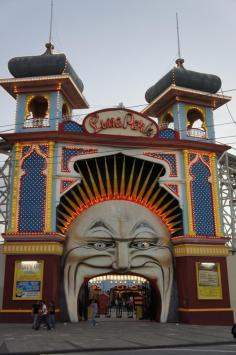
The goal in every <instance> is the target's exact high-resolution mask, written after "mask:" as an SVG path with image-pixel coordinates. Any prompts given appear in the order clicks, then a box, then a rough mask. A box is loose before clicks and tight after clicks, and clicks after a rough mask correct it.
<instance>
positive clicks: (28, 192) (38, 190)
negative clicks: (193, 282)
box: [19, 152, 46, 232]
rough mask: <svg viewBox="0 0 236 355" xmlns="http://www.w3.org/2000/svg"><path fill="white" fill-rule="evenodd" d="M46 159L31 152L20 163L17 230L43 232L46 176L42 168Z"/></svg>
mask: <svg viewBox="0 0 236 355" xmlns="http://www.w3.org/2000/svg"><path fill="white" fill-rule="evenodd" d="M45 166H46V160H45V158H43V157H42V156H41V155H39V154H37V153H36V152H33V153H32V154H31V155H30V156H29V157H27V158H26V159H25V161H24V162H23V164H22V170H23V171H24V175H23V176H22V178H21V188H20V201H19V232H43V230H44V209H45V207H44V205H45V195H46V177H45V176H44V175H43V170H44V169H45Z"/></svg>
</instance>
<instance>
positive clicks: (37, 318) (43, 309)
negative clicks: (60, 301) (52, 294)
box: [32, 301, 56, 330]
mask: <svg viewBox="0 0 236 355" xmlns="http://www.w3.org/2000/svg"><path fill="white" fill-rule="evenodd" d="M55 310H56V307H55V303H54V301H51V302H50V303H49V305H48V307H47V305H46V303H45V302H44V301H37V302H36V303H34V304H33V307H32V316H33V325H32V329H35V330H39V328H40V326H41V324H42V323H43V324H44V326H45V327H47V329H48V330H51V329H55V323H56V322H55Z"/></svg>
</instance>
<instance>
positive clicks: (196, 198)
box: [143, 58, 232, 324]
mask: <svg viewBox="0 0 236 355" xmlns="http://www.w3.org/2000/svg"><path fill="white" fill-rule="evenodd" d="M183 63H184V60H183V59H181V58H179V59H177V60H176V64H177V66H176V67H174V68H173V69H172V70H170V71H169V72H168V73H167V74H166V75H165V76H164V77H163V78H162V79H160V80H159V81H158V82H157V83H156V84H155V85H154V86H152V87H151V88H149V89H148V90H147V92H146V100H147V101H148V102H149V105H148V106H147V107H146V108H145V109H144V110H143V113H145V114H148V115H150V116H152V117H156V118H157V119H158V123H159V127H160V129H161V130H162V129H163V134H164V132H165V134H167V131H168V130H169V132H171V130H172V129H173V130H175V131H177V132H178V134H179V137H180V141H179V149H180V151H181V170H182V183H181V185H182V189H183V190H182V191H184V192H183V194H182V210H183V219H184V220H183V224H184V234H183V235H182V236H178V237H174V238H172V242H173V245H174V253H175V258H176V273H177V285H178V294H179V307H178V311H179V315H180V320H181V321H183V322H187V323H200V324H201V323H202V324H209V323H210V324H212V323H213V324H214V323H215V324H220V323H221V324H222V323H225V324H230V322H232V309H231V308H230V301H229V290H228V277H227V265H226V257H227V255H228V249H227V246H226V243H227V239H226V238H225V237H224V235H223V228H222V215H221V211H220V204H219V193H218V178H217V166H216V159H217V156H218V155H220V154H221V153H222V150H221V149H222V147H220V146H219V145H217V144H216V142H215V133H214V119H213V112H214V110H215V109H217V108H218V107H220V106H221V105H223V104H225V103H226V102H228V101H229V100H230V98H229V97H226V96H223V95H218V94H216V92H217V91H218V90H219V89H220V87H221V80H220V78H219V77H217V76H215V75H209V74H202V73H198V72H194V71H190V70H187V69H185V68H184V66H183ZM228 148H229V147H226V146H225V147H224V148H223V150H226V149H228Z"/></svg>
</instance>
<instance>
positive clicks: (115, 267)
mask: <svg viewBox="0 0 236 355" xmlns="http://www.w3.org/2000/svg"><path fill="white" fill-rule="evenodd" d="M112 268H113V270H116V271H117V270H119V271H121V272H125V271H127V270H129V268H130V265H119V264H118V263H117V262H116V261H114V262H113V264H112Z"/></svg>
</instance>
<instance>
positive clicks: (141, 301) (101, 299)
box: [78, 274, 156, 320]
mask: <svg viewBox="0 0 236 355" xmlns="http://www.w3.org/2000/svg"><path fill="white" fill-rule="evenodd" d="M92 300H95V301H96V302H97V304H98V314H97V317H98V318H107V319H113V320H114V319H134V320H141V319H155V314H156V297H155V290H154V288H153V287H152V285H151V283H150V282H149V281H148V280H147V279H145V278H143V277H140V276H135V275H116V274H115V275H110V274H109V275H103V276H97V277H94V278H92V279H90V280H88V281H85V282H84V284H83V286H82V288H81V291H80V296H79V307H78V308H79V318H80V319H88V318H91V302H92Z"/></svg>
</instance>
